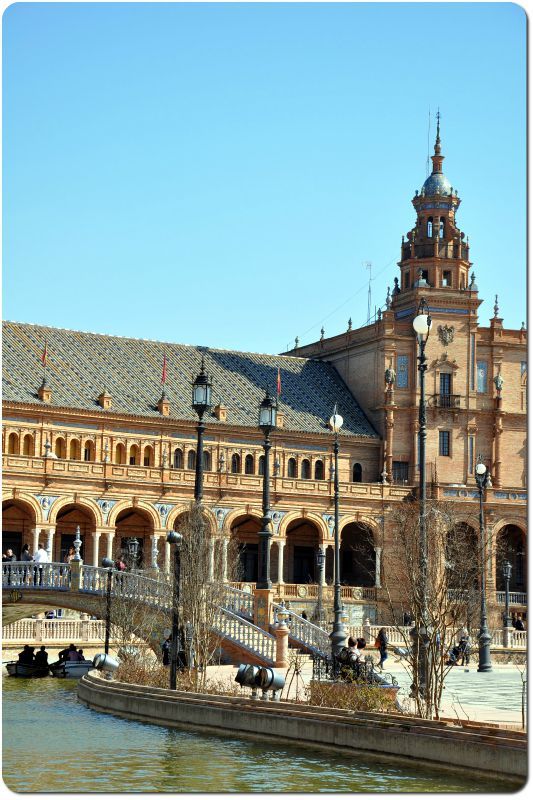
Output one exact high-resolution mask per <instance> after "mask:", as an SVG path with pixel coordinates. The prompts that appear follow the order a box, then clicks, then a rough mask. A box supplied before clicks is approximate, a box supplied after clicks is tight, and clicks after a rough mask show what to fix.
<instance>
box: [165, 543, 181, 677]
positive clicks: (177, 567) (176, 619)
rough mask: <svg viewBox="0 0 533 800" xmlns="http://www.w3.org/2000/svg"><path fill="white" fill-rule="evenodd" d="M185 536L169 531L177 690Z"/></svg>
mask: <svg viewBox="0 0 533 800" xmlns="http://www.w3.org/2000/svg"><path fill="white" fill-rule="evenodd" d="M182 540H183V536H182V535H181V533H178V532H177V531H169V532H168V534H167V542H169V544H174V545H175V547H174V587H173V595H172V642H171V645H170V688H171V689H175V688H176V675H177V671H178V642H179V638H180V620H179V602H180V570H181V559H180V547H181V542H182Z"/></svg>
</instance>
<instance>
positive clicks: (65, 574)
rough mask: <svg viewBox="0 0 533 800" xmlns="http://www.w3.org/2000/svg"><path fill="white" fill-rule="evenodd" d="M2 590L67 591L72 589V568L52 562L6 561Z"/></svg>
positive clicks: (3, 570)
mask: <svg viewBox="0 0 533 800" xmlns="http://www.w3.org/2000/svg"><path fill="white" fill-rule="evenodd" d="M2 588H4V589H9V588H12V589H17V588H20V589H29V588H35V589H58V590H62V591H66V590H68V589H69V588H70V567H69V565H68V564H54V563H51V562H48V563H45V564H40V563H34V562H33V561H6V562H4V563H2Z"/></svg>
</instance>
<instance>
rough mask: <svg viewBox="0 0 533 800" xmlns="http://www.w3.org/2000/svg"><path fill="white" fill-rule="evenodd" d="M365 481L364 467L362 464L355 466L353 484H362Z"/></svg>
mask: <svg viewBox="0 0 533 800" xmlns="http://www.w3.org/2000/svg"><path fill="white" fill-rule="evenodd" d="M362 480H363V467H362V466H361V464H354V465H353V467H352V482H353V483H361V481H362Z"/></svg>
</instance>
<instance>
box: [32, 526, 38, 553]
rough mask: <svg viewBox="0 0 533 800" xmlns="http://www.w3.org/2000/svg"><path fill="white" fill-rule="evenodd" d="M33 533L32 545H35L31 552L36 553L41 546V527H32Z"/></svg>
mask: <svg viewBox="0 0 533 800" xmlns="http://www.w3.org/2000/svg"><path fill="white" fill-rule="evenodd" d="M31 535H32V547H33V550H32V551H31V554H32V555H33V554H34V553H36V552H37V548H38V547H39V528H32V532H31Z"/></svg>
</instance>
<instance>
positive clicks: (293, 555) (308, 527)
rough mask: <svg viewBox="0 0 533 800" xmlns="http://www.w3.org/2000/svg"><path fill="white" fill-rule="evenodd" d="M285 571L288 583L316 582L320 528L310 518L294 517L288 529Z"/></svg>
mask: <svg viewBox="0 0 533 800" xmlns="http://www.w3.org/2000/svg"><path fill="white" fill-rule="evenodd" d="M285 535H286V540H287V545H286V556H285V564H286V568H285V573H286V575H288V576H289V580H288V583H316V582H317V581H318V569H317V565H316V552H317V549H318V543H319V535H320V534H319V530H318V528H317V526H316V525H315V524H314V523H313V522H311V521H310V520H309V519H294V520H292V522H290V523H289V525H288V526H287V530H286V534H285Z"/></svg>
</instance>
